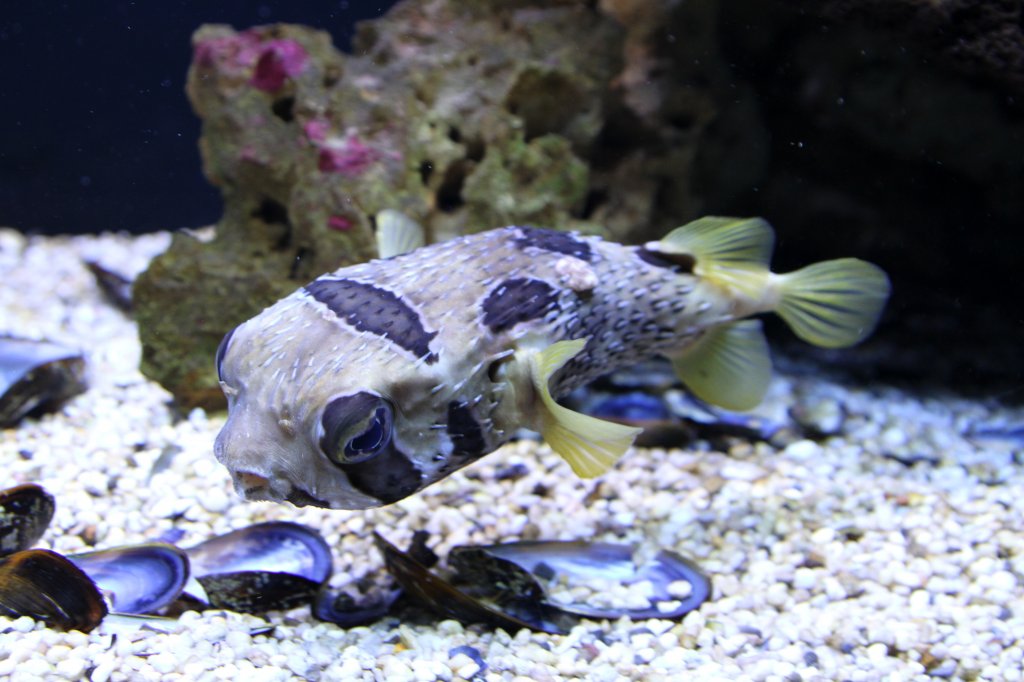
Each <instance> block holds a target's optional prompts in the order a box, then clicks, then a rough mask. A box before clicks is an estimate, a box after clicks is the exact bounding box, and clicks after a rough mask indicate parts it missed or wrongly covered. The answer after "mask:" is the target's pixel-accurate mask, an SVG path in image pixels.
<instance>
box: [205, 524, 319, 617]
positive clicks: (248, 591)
mask: <svg viewBox="0 0 1024 682" xmlns="http://www.w3.org/2000/svg"><path fill="white" fill-rule="evenodd" d="M185 553H186V554H187V555H188V558H189V560H190V561H191V564H192V573H193V575H194V576H195V577H196V579H197V580H198V582H199V584H200V585H201V586H202V588H203V591H205V593H206V595H205V601H206V602H207V603H209V604H210V605H211V606H213V607H214V608H224V609H231V610H233V611H241V612H243V613H262V612H264V611H270V610H276V609H290V608H294V607H296V606H300V605H302V604H307V603H309V602H310V600H311V599H312V598H313V597H314V595H315V594H316V593H317V591H318V590H319V589H320V586H321V585H323V584H324V583H325V582H326V581H327V579H328V578H330V576H331V569H332V559H331V551H330V548H329V547H328V546H327V542H326V541H325V540H324V539H323V537H322V536H321V535H320V534H319V533H317V532H316V531H315V530H313V529H312V528H308V527H307V526H303V525H300V524H297V523H289V522H285V521H271V522H267V523H258V524H255V525H252V526H248V527H246V528H242V529H240V530H236V531H232V532H230V533H226V534H225V535H220V536H217V537H215V538H211V539H210V540H207V541H205V542H202V543H200V544H198V545H196V546H195V547H192V548H190V549H187V550H185ZM186 592H191V589H190V588H189V587H186ZM193 596H195V597H199V598H202V595H193Z"/></svg>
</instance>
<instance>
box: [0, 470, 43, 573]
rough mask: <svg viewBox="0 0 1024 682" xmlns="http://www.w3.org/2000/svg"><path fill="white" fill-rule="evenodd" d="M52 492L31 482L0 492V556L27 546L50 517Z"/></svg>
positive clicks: (35, 540) (37, 535)
mask: <svg viewBox="0 0 1024 682" xmlns="http://www.w3.org/2000/svg"><path fill="white" fill-rule="evenodd" d="M54 507H55V503H54V500H53V495H51V494H50V493H48V492H46V491H45V490H43V489H42V487H40V486H38V485H36V484H34V483H25V484H24V485H19V486H15V487H13V488H8V489H7V490H3V491H0V556H3V555H5V554H10V553H12V552H18V551H21V550H23V549H28V548H29V547H31V546H32V545H34V544H35V543H36V542H38V541H39V538H41V537H43V533H45V532H46V528H47V527H48V526H49V525H50V520H51V519H52V518H53V511H54Z"/></svg>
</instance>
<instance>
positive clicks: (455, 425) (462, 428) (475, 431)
mask: <svg viewBox="0 0 1024 682" xmlns="http://www.w3.org/2000/svg"><path fill="white" fill-rule="evenodd" d="M448 437H449V438H451V439H452V445H453V446H454V449H455V454H456V455H470V456H474V457H475V456H479V455H482V454H483V452H484V449H485V448H486V447H487V443H486V442H485V441H484V432H483V429H481V428H480V424H478V423H477V421H476V419H474V418H473V412H472V411H471V410H470V409H469V407H468V406H467V405H466V403H460V402H458V401H455V400H453V401H452V402H450V403H448Z"/></svg>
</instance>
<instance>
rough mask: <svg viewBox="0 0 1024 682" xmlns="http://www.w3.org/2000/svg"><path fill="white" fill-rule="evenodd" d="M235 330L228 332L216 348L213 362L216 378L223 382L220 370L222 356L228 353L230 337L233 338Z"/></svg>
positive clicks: (222, 363)
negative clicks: (215, 367)
mask: <svg viewBox="0 0 1024 682" xmlns="http://www.w3.org/2000/svg"><path fill="white" fill-rule="evenodd" d="M235 329H238V327H235ZM235 329H232V330H231V331H229V332H228V333H227V334H225V335H224V338H223V339H221V340H220V344H219V345H218V346H217V355H216V356H214V358H215V362H216V363H217V378H218V379H219V380H220V381H224V370H223V369H222V367H223V365H224V355H225V354H226V353H227V352H228V344H230V343H231V337H232V336H234V334H235Z"/></svg>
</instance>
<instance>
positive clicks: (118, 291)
mask: <svg viewBox="0 0 1024 682" xmlns="http://www.w3.org/2000/svg"><path fill="white" fill-rule="evenodd" d="M85 267H86V268H88V270H89V272H91V273H92V276H93V277H95V278H96V284H97V285H98V286H99V288H100V291H102V292H103V296H104V297H105V298H106V299H107V301H109V302H110V303H112V304H113V305H114V306H115V307H117V308H118V309H119V310H121V311H122V312H125V313H130V312H132V308H133V307H134V304H133V302H132V281H131V280H130V279H128V278H127V277H125V276H124V275H122V274H121V273H119V272H114V271H113V270H111V269H109V268H105V267H103V266H102V265H100V264H99V263H97V262H96V261H91V260H87V261H85Z"/></svg>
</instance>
